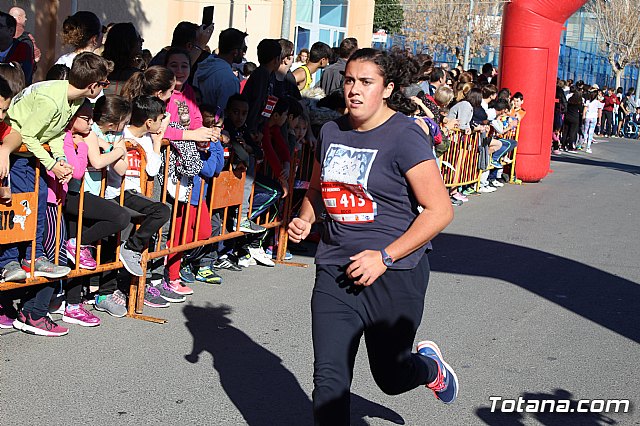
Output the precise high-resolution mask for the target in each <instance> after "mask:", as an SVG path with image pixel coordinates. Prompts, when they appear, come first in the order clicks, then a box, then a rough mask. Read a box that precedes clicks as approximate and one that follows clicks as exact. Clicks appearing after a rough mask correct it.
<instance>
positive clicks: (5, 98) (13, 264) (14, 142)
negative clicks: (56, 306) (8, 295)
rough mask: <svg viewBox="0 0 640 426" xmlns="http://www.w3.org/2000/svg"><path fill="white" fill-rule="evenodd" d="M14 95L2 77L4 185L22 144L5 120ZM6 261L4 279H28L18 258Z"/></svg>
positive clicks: (0, 172)
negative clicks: (13, 154)
mask: <svg viewBox="0 0 640 426" xmlns="http://www.w3.org/2000/svg"><path fill="white" fill-rule="evenodd" d="M13 95H14V93H13V90H12V88H11V86H10V85H9V83H8V82H7V80H5V78H4V77H0V140H1V141H2V144H0V180H2V182H3V183H4V184H3V186H7V185H6V182H5V179H7V178H8V177H9V173H10V167H11V160H12V158H11V154H12V153H13V152H14V151H15V150H17V149H19V148H20V146H21V145H22V137H21V136H20V134H19V133H18V132H16V131H15V129H13V128H11V127H9V125H7V123H5V122H4V119H5V117H6V116H7V110H8V109H9V105H10V103H11V98H13ZM14 191H15V190H14ZM5 250H7V248H6V246H5V247H3V246H0V254H1V255H4V254H6V253H4V252H5ZM16 255H17V253H16ZM4 262H5V264H4V265H3V269H2V270H1V272H0V276H1V278H2V280H3V281H24V280H26V279H27V273H26V272H25V271H24V270H23V269H22V267H21V266H20V263H18V262H17V259H11V258H8V257H7V258H6V260H5V261H4Z"/></svg>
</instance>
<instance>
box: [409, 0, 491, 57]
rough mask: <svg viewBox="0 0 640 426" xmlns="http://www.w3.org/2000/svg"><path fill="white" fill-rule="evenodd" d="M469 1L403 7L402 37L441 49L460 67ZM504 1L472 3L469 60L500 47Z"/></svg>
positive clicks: (432, 0) (434, 0)
mask: <svg viewBox="0 0 640 426" xmlns="http://www.w3.org/2000/svg"><path fill="white" fill-rule="evenodd" d="M470 3H471V1H470V0H414V1H412V2H410V4H408V5H406V6H405V13H404V16H405V35H406V36H407V38H408V39H409V40H410V41H417V42H418V43H422V44H423V45H426V46H431V47H435V46H441V47H443V48H445V49H446V50H448V51H449V52H451V53H453V54H455V55H456V57H457V59H458V61H459V62H461V63H462V60H463V56H464V46H465V38H466V36H467V27H468V22H469V21H468V19H469V12H470V10H469V6H470ZM503 3H504V0H476V1H475V2H474V9H473V12H472V14H471V24H472V31H471V45H470V49H469V53H470V57H471V58H475V57H478V56H484V55H485V54H486V52H487V48H497V47H498V46H499V44H500V29H501V26H502V4H503Z"/></svg>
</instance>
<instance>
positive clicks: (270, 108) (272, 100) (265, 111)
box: [262, 96, 278, 118]
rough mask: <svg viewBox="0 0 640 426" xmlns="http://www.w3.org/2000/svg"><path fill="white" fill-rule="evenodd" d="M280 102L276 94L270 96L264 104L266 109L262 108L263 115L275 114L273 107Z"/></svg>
mask: <svg viewBox="0 0 640 426" xmlns="http://www.w3.org/2000/svg"><path fill="white" fill-rule="evenodd" d="M277 103H278V98H277V97H275V96H269V97H268V98H267V104H266V105H265V106H264V109H263V110H262V116H263V117H267V118H269V117H271V114H273V109H274V108H275V107H276V104H277Z"/></svg>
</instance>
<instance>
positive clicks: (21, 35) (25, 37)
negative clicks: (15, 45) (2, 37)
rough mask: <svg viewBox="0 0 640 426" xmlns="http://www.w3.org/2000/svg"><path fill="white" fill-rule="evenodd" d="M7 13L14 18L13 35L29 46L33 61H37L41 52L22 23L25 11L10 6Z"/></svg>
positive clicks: (23, 22)
mask: <svg viewBox="0 0 640 426" xmlns="http://www.w3.org/2000/svg"><path fill="white" fill-rule="evenodd" d="M9 15H11V16H13V17H14V18H15V20H16V35H15V36H14V37H15V38H17V39H18V41H23V42H25V43H27V44H28V45H29V46H31V50H32V51H33V60H34V62H35V63H38V62H39V61H40V57H41V56H42V52H40V49H39V48H38V46H37V45H36V40H35V38H33V35H32V34H31V33H30V32H28V31H25V29H24V24H25V23H26V22H27V13H26V12H25V11H24V9H22V8H19V7H12V8H11V9H9ZM34 69H35V66H34Z"/></svg>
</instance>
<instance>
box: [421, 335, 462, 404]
mask: <svg viewBox="0 0 640 426" xmlns="http://www.w3.org/2000/svg"><path fill="white" fill-rule="evenodd" d="M417 350H418V353H419V354H420V355H422V356H426V357H428V358H431V359H432V360H434V361H435V362H436V364H438V376H437V377H436V379H435V380H434V381H433V382H431V383H427V385H426V386H427V387H428V388H429V389H431V390H432V391H433V393H434V395H435V396H436V398H437V399H439V400H440V401H442V402H444V403H445V404H451V403H452V402H453V401H455V400H456V397H457V396H458V376H456V373H455V372H454V371H453V368H451V366H450V365H449V364H447V363H446V362H444V359H443V358H442V352H440V348H439V347H438V345H436V344H435V343H434V342H431V341H429V340H426V341H424V342H420V343H418V347H417Z"/></svg>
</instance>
